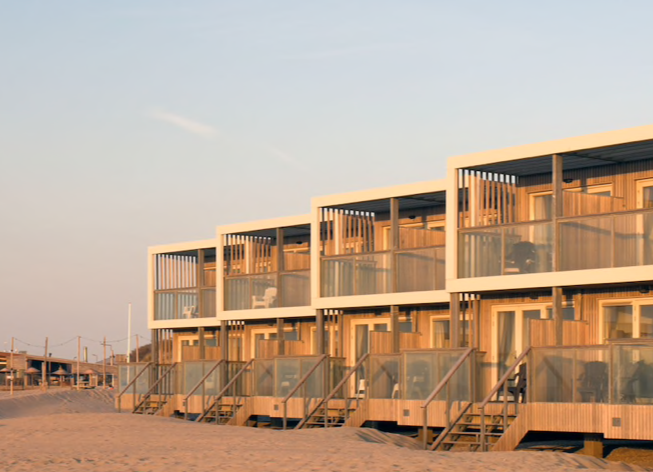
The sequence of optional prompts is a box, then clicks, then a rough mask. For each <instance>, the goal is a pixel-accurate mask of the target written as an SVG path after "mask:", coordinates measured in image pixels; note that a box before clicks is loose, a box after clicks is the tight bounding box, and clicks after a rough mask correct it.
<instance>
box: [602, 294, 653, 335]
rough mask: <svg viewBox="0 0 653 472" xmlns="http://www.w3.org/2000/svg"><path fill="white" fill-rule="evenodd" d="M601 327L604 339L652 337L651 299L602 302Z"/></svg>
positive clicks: (652, 313) (652, 302)
mask: <svg viewBox="0 0 653 472" xmlns="http://www.w3.org/2000/svg"><path fill="white" fill-rule="evenodd" d="M602 329H603V331H602V337H603V339H604V340H607V339H630V338H651V337H653V300H651V299H645V300H633V301H632V302H620V303H619V302H615V303H609V304H604V305H603V325H602Z"/></svg>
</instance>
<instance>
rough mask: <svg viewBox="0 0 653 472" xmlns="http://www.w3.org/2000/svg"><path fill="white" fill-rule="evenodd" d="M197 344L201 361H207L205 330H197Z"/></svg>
mask: <svg viewBox="0 0 653 472" xmlns="http://www.w3.org/2000/svg"><path fill="white" fill-rule="evenodd" d="M197 341H198V342H197V344H198V346H199V351H200V359H201V360H204V359H206V340H205V337H204V328H197Z"/></svg>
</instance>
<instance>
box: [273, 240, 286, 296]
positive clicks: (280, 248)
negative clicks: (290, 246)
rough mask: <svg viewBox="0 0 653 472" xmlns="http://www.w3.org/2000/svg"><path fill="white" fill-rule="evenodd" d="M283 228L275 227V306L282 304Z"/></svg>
mask: <svg viewBox="0 0 653 472" xmlns="http://www.w3.org/2000/svg"><path fill="white" fill-rule="evenodd" d="M283 239H284V234H283V228H277V260H276V266H277V283H276V286H277V300H276V305H275V306H283V287H281V283H282V282H281V272H283V271H284V265H285V258H284V257H283V255H284V254H283Z"/></svg>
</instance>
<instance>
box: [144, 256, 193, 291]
mask: <svg viewBox="0 0 653 472" xmlns="http://www.w3.org/2000/svg"><path fill="white" fill-rule="evenodd" d="M154 264H155V268H156V270H155V278H154V289H155V290H174V289H180V288H194V287H197V269H198V256H197V253H196V254H195V255H186V254H184V255H177V254H156V255H155V256H154Z"/></svg>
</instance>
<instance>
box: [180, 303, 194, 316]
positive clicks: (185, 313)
mask: <svg viewBox="0 0 653 472" xmlns="http://www.w3.org/2000/svg"><path fill="white" fill-rule="evenodd" d="M181 317H182V318H197V313H196V312H195V305H193V306H185V307H184V311H182V313H181Z"/></svg>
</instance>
